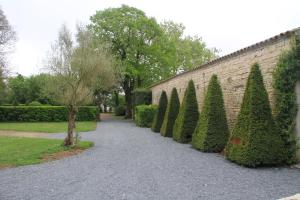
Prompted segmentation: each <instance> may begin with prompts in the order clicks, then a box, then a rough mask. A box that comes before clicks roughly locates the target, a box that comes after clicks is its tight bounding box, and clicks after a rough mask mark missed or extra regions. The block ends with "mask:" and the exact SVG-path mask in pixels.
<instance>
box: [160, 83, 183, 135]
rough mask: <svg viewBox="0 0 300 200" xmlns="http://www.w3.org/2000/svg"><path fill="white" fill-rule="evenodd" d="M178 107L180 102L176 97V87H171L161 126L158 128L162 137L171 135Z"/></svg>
mask: <svg viewBox="0 0 300 200" xmlns="http://www.w3.org/2000/svg"><path fill="white" fill-rule="evenodd" d="M179 108H180V102H179V98H178V93H177V90H176V88H173V89H172V93H171V99H170V102H169V103H168V106H167V110H166V114H165V117H164V120H163V124H162V127H161V129H160V134H161V135H162V136H164V137H172V136H173V126H174V123H175V120H176V117H177V115H178V112H179Z"/></svg>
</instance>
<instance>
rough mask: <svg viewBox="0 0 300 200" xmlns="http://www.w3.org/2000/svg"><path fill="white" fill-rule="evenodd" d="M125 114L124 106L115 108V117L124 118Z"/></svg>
mask: <svg viewBox="0 0 300 200" xmlns="http://www.w3.org/2000/svg"><path fill="white" fill-rule="evenodd" d="M125 112H126V109H125V106H124V105H119V106H117V107H115V115H116V116H124V115H125Z"/></svg>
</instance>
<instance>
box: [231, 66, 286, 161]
mask: <svg viewBox="0 0 300 200" xmlns="http://www.w3.org/2000/svg"><path fill="white" fill-rule="evenodd" d="M283 149H284V142H283V140H282V138H281V136H280V133H279V131H278V128H277V127H276V124H275V122H274V120H273V116H272V113H271V108H270V103H269V99H268V94H267V92H266V89H265V87H264V82H263V77H262V74H261V71H260V69H259V65H258V64H257V63H256V64H254V65H253V66H252V68H251V72H250V75H249V78H248V81H247V85H246V90H245V94H244V97H243V103H242V107H241V110H240V113H239V115H238V118H237V122H236V124H235V126H234V128H233V131H232V133H231V136H230V139H229V141H228V143H227V146H226V157H227V159H229V160H231V161H233V162H236V163H238V164H240V165H244V166H248V167H256V166H271V165H280V164H282V163H283V161H284V153H283Z"/></svg>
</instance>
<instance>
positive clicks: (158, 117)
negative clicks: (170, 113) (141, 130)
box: [151, 91, 168, 133]
mask: <svg viewBox="0 0 300 200" xmlns="http://www.w3.org/2000/svg"><path fill="white" fill-rule="evenodd" d="M167 105H168V98H167V94H166V92H165V91H162V93H161V95H160V98H159V103H158V108H157V112H156V113H155V116H154V120H153V123H152V127H151V130H152V131H153V132H157V133H159V131H160V128H161V125H162V123H163V120H164V117H165V113H166V109H167Z"/></svg>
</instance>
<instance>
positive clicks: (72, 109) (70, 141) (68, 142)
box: [64, 105, 77, 146]
mask: <svg viewBox="0 0 300 200" xmlns="http://www.w3.org/2000/svg"><path fill="white" fill-rule="evenodd" d="M76 113H77V108H76V106H74V105H70V106H69V121H68V134H67V137H66V139H65V141H64V145H65V146H73V145H74V144H75V140H74V129H75V119H76Z"/></svg>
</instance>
